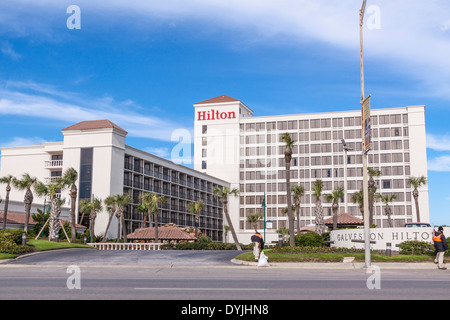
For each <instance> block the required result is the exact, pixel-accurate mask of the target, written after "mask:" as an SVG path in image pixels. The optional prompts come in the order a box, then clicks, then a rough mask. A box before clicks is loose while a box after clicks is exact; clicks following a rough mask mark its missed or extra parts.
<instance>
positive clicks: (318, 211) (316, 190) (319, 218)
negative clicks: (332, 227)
mask: <svg viewBox="0 0 450 320" xmlns="http://www.w3.org/2000/svg"><path fill="white" fill-rule="evenodd" d="M322 188H323V181H322V180H320V179H317V180H316V181H314V186H313V190H312V191H313V194H314V196H315V197H316V207H315V208H314V214H315V216H316V232H317V233H318V234H322V233H324V232H325V224H324V222H323V207H322V200H321V199H320V198H321V196H322Z"/></svg>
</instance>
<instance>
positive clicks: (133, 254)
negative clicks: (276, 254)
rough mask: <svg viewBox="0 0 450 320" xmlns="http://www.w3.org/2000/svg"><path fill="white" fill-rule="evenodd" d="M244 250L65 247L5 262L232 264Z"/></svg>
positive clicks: (102, 264)
mask: <svg viewBox="0 0 450 320" xmlns="http://www.w3.org/2000/svg"><path fill="white" fill-rule="evenodd" d="M242 252H243V251H235V250H217V251H216V250H205V251H195V250H161V251H153V250H150V251H144V250H138V251H125V250H120V251H112V250H111V251H110V250H105V251H103V250H102V251H101V250H94V249H78V248H77V249H65V250H55V251H46V252H39V253H37V254H31V255H26V256H22V257H20V258H19V259H15V260H12V261H10V262H9V263H8V264H22V265H24V264H25V265H72V264H74V265H79V266H82V265H84V266H88V265H91V266H94V265H98V266H108V265H109V266H119V265H120V266H171V267H172V266H231V265H233V264H232V263H231V261H230V260H231V259H233V258H234V257H236V256H237V255H239V254H240V253H242Z"/></svg>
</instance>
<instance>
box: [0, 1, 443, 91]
mask: <svg viewBox="0 0 450 320" xmlns="http://www.w3.org/2000/svg"><path fill="white" fill-rule="evenodd" d="M2 2H3V4H1V5H0V9H1V10H0V11H1V12H2V13H0V26H1V27H2V28H0V29H4V30H5V31H4V32H9V33H8V34H11V33H15V34H18V35H20V36H23V35H24V34H36V32H40V33H41V34H42V36H43V37H45V38H46V39H54V38H58V39H61V38H64V33H62V32H61V28H59V27H57V28H55V27H54V26H53V25H52V24H55V23H58V24H60V23H61V20H63V21H64V20H65V19H67V15H66V13H65V9H66V8H63V6H64V5H63V4H62V3H61V1H60V0H46V1H29V0H14V1H12V0H4V1H2ZM17 3H19V4H20V3H21V4H23V5H18V4H17ZM361 3H362V2H361V1H350V0H342V1H329V0H279V1H273V0H259V1H257V2H255V1H253V0H227V1H223V0H171V1H160V0H136V1H126V0H110V1H90V0H89V1H88V0H79V1H77V5H78V6H79V7H80V8H81V15H82V16H83V15H84V14H89V15H90V16H91V17H92V16H95V15H96V14H97V19H90V22H89V23H90V25H89V26H88V25H86V24H85V25H83V28H88V27H89V28H90V30H94V29H95V30H101V28H108V29H110V28H111V27H115V28H133V27H136V28H146V26H147V28H148V30H146V31H148V32H152V26H153V25H154V23H158V22H161V21H163V22H167V24H166V25H167V26H173V25H177V26H180V25H181V26H182V24H183V23H185V22H186V23H187V22H188V23H192V22H194V23H196V24H197V25H205V24H206V25H207V28H202V29H203V30H205V31H203V32H205V33H206V32H207V33H209V34H210V33H213V32H215V31H218V30H228V31H235V33H237V34H239V35H240V36H241V37H244V38H245V40H246V41H242V43H238V44H236V46H238V47H241V46H243V45H248V44H249V43H264V44H267V43H268V42H270V43H272V44H273V45H277V39H283V41H285V40H286V39H289V41H290V43H291V44H296V43H302V44H304V43H305V41H308V42H310V41H313V42H315V43H317V42H321V43H324V44H330V45H331V46H332V47H335V48H337V49H344V50H346V51H347V52H348V53H349V54H354V55H355V56H357V55H358V54H359V50H358V49H359V28H358V26H359V9H360V7H361ZM370 5H372V6H375V7H377V8H379V11H378V12H379V17H378V19H379V23H380V28H376V29H369V28H368V25H369V23H366V28H365V32H364V49H365V57H366V63H367V64H368V63H371V62H374V59H379V60H380V61H381V60H382V62H383V63H385V64H386V65H387V66H388V68H389V67H390V66H394V67H395V68H396V70H397V72H402V73H404V75H405V76H409V77H411V78H412V79H414V80H417V81H419V82H420V83H421V84H422V85H423V88H424V90H422V92H424V94H427V95H433V96H438V97H440V98H445V99H449V97H450V59H448V53H449V52H450V41H448V40H449V39H448V35H449V34H448V30H449V26H450V22H449V21H450V20H449V18H448V12H450V2H444V1H439V0H428V1H426V2H424V1H423V0H397V1H391V0H378V1H376V2H371V3H370ZM369 7H370V6H369ZM24 8H25V9H24ZM373 14H375V12H370V11H368V12H367V13H366V18H367V19H372V18H373ZM1 15H3V16H1ZM40 17H45V18H41V19H39V18H40ZM1 18H3V19H1ZM2 20H3V22H2ZM370 21H372V20H369V22H370ZM19 22H20V23H19ZM133 23H134V25H133ZM93 24H95V26H94V25H93ZM268 38H269V39H270V41H265V40H266V39H268ZM49 41H51V40H49Z"/></svg>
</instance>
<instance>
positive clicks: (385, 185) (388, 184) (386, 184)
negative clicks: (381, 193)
mask: <svg viewBox="0 0 450 320" xmlns="http://www.w3.org/2000/svg"><path fill="white" fill-rule="evenodd" d="M381 184H382V186H383V189H390V188H391V180H382V181H381Z"/></svg>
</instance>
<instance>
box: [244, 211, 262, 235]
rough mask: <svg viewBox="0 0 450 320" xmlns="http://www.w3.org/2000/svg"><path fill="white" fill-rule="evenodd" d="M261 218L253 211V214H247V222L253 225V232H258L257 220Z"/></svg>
mask: <svg viewBox="0 0 450 320" xmlns="http://www.w3.org/2000/svg"><path fill="white" fill-rule="evenodd" d="M261 219H263V216H262V215H260V214H259V213H254V214H251V215H249V216H247V222H249V223H251V224H252V225H253V228H254V229H255V232H258V230H257V227H258V221H260V220H261Z"/></svg>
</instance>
